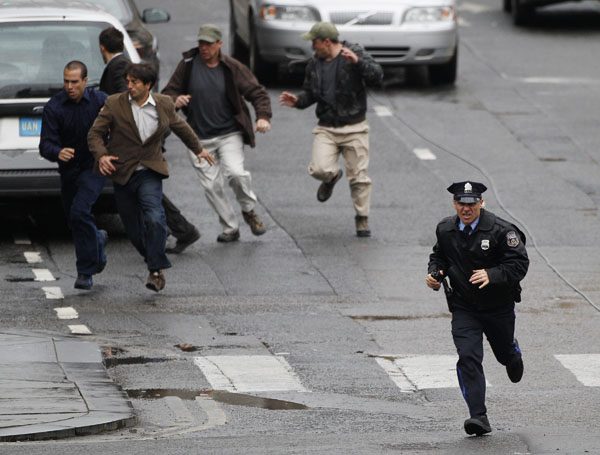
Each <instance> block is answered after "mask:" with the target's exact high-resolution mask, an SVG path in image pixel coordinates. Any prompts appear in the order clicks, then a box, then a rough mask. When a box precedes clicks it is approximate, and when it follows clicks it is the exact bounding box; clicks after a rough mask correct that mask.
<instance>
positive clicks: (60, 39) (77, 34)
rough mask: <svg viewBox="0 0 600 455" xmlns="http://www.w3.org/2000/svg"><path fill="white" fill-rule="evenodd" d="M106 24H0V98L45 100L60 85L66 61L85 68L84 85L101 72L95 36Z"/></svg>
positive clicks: (100, 57)
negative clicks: (39, 98) (78, 61)
mask: <svg viewBox="0 0 600 455" xmlns="http://www.w3.org/2000/svg"><path fill="white" fill-rule="evenodd" d="M107 27H110V24H108V23H106V22H59V23H57V22H14V23H0V98H3V99H7V98H35V97H46V96H50V95H52V94H53V93H55V92H56V91H57V90H59V89H60V88H62V85H63V69H64V67H65V65H66V64H67V63H68V62H69V61H70V60H81V61H82V62H83V63H85V64H86V66H87V67H88V84H89V85H93V84H95V83H96V84H97V83H98V82H99V81H100V76H101V75H102V71H103V69H104V62H103V60H102V55H101V54H100V50H99V47H98V35H99V34H100V32H101V31H102V30H104V29H105V28H107Z"/></svg>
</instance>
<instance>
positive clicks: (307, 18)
mask: <svg viewBox="0 0 600 455" xmlns="http://www.w3.org/2000/svg"><path fill="white" fill-rule="evenodd" d="M260 18H261V19H263V20H265V21H290V22H291V21H299V22H318V21H320V20H321V18H320V16H319V13H318V12H317V11H316V10H315V9H314V8H311V7H309V6H284V5H271V4H268V3H267V4H265V5H263V6H261V7H260Z"/></svg>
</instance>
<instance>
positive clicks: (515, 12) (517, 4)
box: [510, 0, 533, 26]
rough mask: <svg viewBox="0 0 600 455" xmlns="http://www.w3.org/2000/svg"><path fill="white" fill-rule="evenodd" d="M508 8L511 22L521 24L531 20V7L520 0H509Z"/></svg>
mask: <svg viewBox="0 0 600 455" xmlns="http://www.w3.org/2000/svg"><path fill="white" fill-rule="evenodd" d="M510 10H511V13H512V18H513V24H515V25H518V26H523V25H527V24H529V22H531V18H532V16H533V8H532V7H531V6H527V5H524V4H523V2H522V0H511V6H510Z"/></svg>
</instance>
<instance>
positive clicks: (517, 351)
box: [506, 338, 524, 383]
mask: <svg viewBox="0 0 600 455" xmlns="http://www.w3.org/2000/svg"><path fill="white" fill-rule="evenodd" d="M513 348H514V353H513V356H512V357H511V359H510V360H509V361H508V363H507V364H506V374H508V379H510V380H511V382H514V383H517V382H519V381H520V380H521V378H522V377H523V370H524V366H523V358H522V357H521V348H519V342H518V341H517V339H516V338H515V341H514V342H513Z"/></svg>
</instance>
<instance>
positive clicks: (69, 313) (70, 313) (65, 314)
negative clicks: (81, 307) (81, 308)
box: [54, 306, 79, 319]
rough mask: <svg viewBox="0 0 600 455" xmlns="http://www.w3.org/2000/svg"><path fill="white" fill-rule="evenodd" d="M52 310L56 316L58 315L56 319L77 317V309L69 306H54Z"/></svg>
mask: <svg viewBox="0 0 600 455" xmlns="http://www.w3.org/2000/svg"><path fill="white" fill-rule="evenodd" d="M54 311H56V316H58V319H77V318H78V317H79V313H77V310H75V308H73V307H70V306H67V307H61V308H54Z"/></svg>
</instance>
